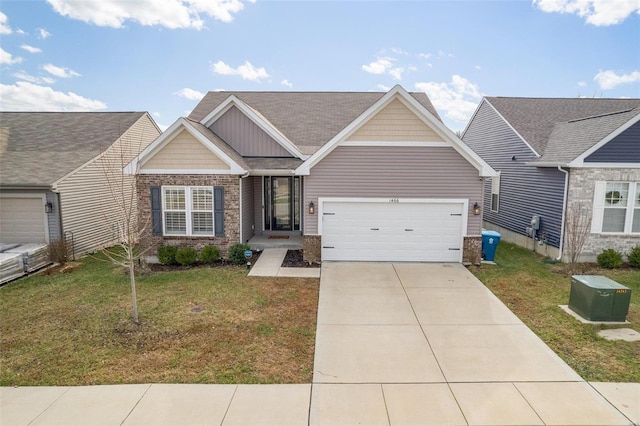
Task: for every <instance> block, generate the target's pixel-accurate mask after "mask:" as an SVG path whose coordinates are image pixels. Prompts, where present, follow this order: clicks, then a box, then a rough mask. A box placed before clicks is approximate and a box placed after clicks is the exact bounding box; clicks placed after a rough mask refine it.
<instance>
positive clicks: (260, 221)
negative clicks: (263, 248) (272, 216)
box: [251, 176, 264, 235]
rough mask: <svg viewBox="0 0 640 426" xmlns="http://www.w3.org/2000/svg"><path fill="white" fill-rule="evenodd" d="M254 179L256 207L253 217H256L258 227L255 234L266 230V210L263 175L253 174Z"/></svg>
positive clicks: (254, 206) (254, 201)
mask: <svg viewBox="0 0 640 426" xmlns="http://www.w3.org/2000/svg"><path fill="white" fill-rule="evenodd" d="M251 179H252V181H253V203H254V204H253V208H254V214H253V217H254V219H255V221H256V222H255V224H256V229H255V234H256V235H262V232H263V230H264V211H263V204H262V203H263V201H262V198H263V194H262V191H263V189H262V179H263V177H262V176H253V177H252V178H251Z"/></svg>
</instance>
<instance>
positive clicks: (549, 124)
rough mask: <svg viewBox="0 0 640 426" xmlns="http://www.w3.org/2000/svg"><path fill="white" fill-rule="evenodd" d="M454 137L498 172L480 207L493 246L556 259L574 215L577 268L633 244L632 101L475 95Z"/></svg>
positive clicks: (637, 201)
mask: <svg viewBox="0 0 640 426" xmlns="http://www.w3.org/2000/svg"><path fill="white" fill-rule="evenodd" d="M462 139H463V141H464V142H465V143H466V144H467V145H468V146H469V147H471V148H472V149H473V150H474V151H475V152H476V153H477V154H478V155H480V156H481V157H482V158H483V159H484V160H485V161H487V162H488V163H489V164H490V165H491V166H492V167H493V168H494V169H495V170H496V171H498V173H499V174H500V175H499V177H497V178H494V179H492V180H488V181H487V182H486V183H485V198H484V203H483V207H484V221H485V227H486V228H490V229H493V230H496V231H498V232H500V233H501V234H502V237H503V239H505V240H507V241H511V242H515V243H518V244H520V245H522V246H525V247H530V248H532V249H534V250H536V251H538V252H541V253H542V254H546V255H548V256H550V257H553V258H557V259H564V260H565V261H566V260H568V258H567V256H569V255H570V254H571V252H573V251H575V249H574V248H573V247H574V246H575V244H574V243H572V241H573V240H574V237H575V236H577V235H579V234H580V232H579V231H580V227H579V226H575V225H569V226H565V225H566V223H567V218H569V219H571V218H575V217H578V218H579V217H580V216H583V217H584V219H586V220H584V221H583V223H584V227H583V228H582V229H584V233H585V234H586V237H585V238H586V241H585V242H584V247H583V250H582V254H581V256H580V258H579V259H578V260H580V261H594V260H595V258H596V256H597V255H598V254H599V253H600V252H601V251H602V250H604V249H607V248H613V249H616V250H618V251H621V252H623V253H626V252H628V251H629V250H630V249H631V248H632V247H634V246H637V245H640V99H581V98H576V99H546V98H509V97H485V98H484V99H483V100H482V101H481V102H480V104H479V106H478V108H477V109H476V111H475V113H474V115H473V117H472V118H471V120H470V122H469V124H468V125H467V128H466V129H465V131H464V133H463V135H462ZM534 216H535V219H534ZM532 220H533V222H534V224H535V222H537V225H538V226H537V227H538V229H535V228H536V226H532ZM572 223H574V224H575V223H576V221H572Z"/></svg>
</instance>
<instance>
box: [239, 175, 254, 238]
mask: <svg viewBox="0 0 640 426" xmlns="http://www.w3.org/2000/svg"><path fill="white" fill-rule="evenodd" d="M252 179H253V178H252V177H247V178H244V179H240V185H242V186H241V188H242V189H241V191H242V201H241V203H242V204H241V206H242V207H241V208H242V240H243V241H242V242H247V241H249V240H250V239H251V238H252V237H253V236H254V230H253V228H252V225H253V224H254V222H255V209H254V205H253V202H254V198H255V197H254V194H253V190H254V184H253V182H252Z"/></svg>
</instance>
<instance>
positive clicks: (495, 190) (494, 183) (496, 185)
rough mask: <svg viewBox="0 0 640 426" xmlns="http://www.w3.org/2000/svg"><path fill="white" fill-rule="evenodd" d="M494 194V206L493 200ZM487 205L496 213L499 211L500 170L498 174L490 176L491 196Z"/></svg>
mask: <svg viewBox="0 0 640 426" xmlns="http://www.w3.org/2000/svg"><path fill="white" fill-rule="evenodd" d="M494 196H495V208H494V202H493V200H494ZM489 207H490V209H491V211H492V212H494V213H498V212H499V211H500V172H498V176H492V177H491V198H490V200H489Z"/></svg>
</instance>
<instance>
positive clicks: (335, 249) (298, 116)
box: [127, 86, 494, 262]
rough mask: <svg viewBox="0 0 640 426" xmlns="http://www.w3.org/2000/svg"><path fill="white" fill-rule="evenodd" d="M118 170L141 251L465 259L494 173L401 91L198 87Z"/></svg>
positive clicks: (421, 98)
mask: <svg viewBox="0 0 640 426" xmlns="http://www.w3.org/2000/svg"><path fill="white" fill-rule="evenodd" d="M127 171H128V172H129V173H136V174H137V184H138V185H137V188H138V205H139V211H140V222H141V224H143V223H148V222H151V223H152V225H153V234H152V235H149V236H148V237H147V238H146V239H144V240H143V246H144V247H145V248H146V247H150V246H155V247H157V246H160V245H163V244H171V245H191V246H195V247H201V246H203V245H207V244H214V245H217V246H219V247H221V248H222V250H223V253H225V252H226V250H227V249H228V248H229V247H230V246H231V245H233V244H235V243H239V242H249V243H250V244H251V242H252V241H253V240H254V239H255V238H256V237H264V236H271V237H274V236H275V237H278V238H287V237H291V238H299V239H301V240H302V246H303V250H304V255H305V259H306V260H307V261H319V260H320V259H323V260H383V261H384V260H388V261H410V260H413V261H416V260H417V261H450V262H461V261H463V260H465V261H478V260H479V240H480V237H479V236H480V230H481V229H480V228H481V219H480V218H481V216H480V214H479V213H480V211H479V208H476V209H474V205H475V206H476V207H479V203H481V202H482V188H483V182H482V180H483V178H485V177H487V176H492V175H493V174H494V171H493V169H492V168H491V167H489V166H488V165H487V163H485V162H484V161H483V160H482V159H481V158H480V157H479V156H478V155H477V154H475V153H474V152H473V151H472V150H471V149H469V148H468V147H467V146H466V145H465V144H464V143H462V141H461V140H460V139H459V138H458V137H456V136H455V135H454V134H453V133H452V132H451V131H450V130H449V129H447V128H446V127H445V126H444V125H443V123H442V122H441V120H440V118H439V116H438V114H437V112H436V111H435V109H434V108H433V105H432V104H431V102H430V101H429V99H428V98H427V96H426V95H425V94H424V93H409V92H407V91H405V90H404V89H403V88H402V87H400V86H396V87H394V88H393V89H391V90H390V91H389V92H387V93H374V92H365V93H343V92H209V93H208V94H207V95H206V96H205V97H204V98H203V99H202V100H201V102H200V103H199V104H198V105H197V106H196V108H195V109H194V110H193V112H192V113H191V114H190V116H189V117H188V118H180V119H178V120H177V121H176V122H175V123H174V124H173V125H172V126H171V127H170V128H169V129H167V130H166V131H165V132H164V133H163V134H162V135H161V136H160V137H159V138H158V139H157V140H156V141H154V142H153V143H152V144H151V145H150V146H149V147H148V148H147V149H145V150H144V151H143V152H142V154H141V155H140V156H139V157H138V158H137V159H136V160H135V161H133V162H131V164H130V165H129V167H128V169H127Z"/></svg>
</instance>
